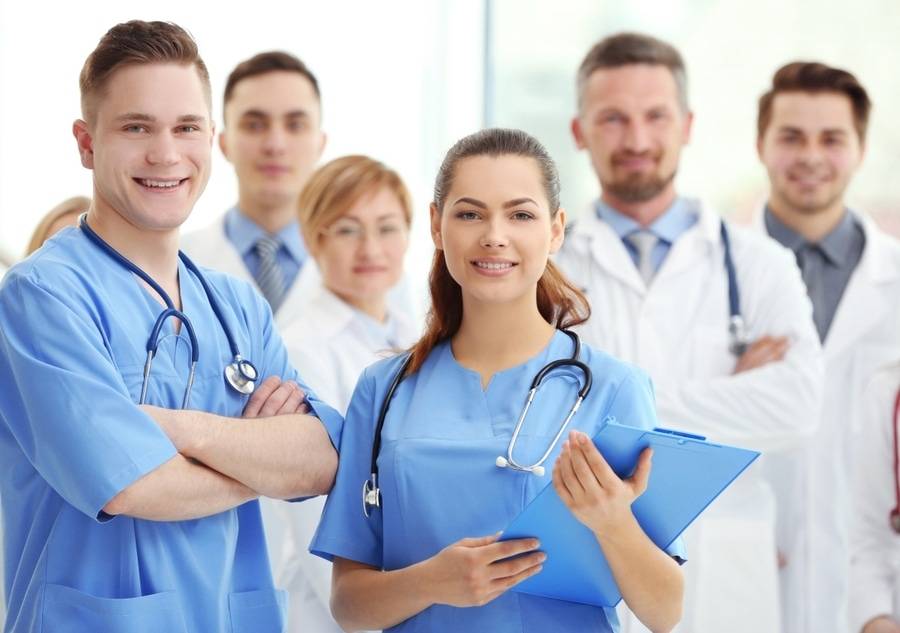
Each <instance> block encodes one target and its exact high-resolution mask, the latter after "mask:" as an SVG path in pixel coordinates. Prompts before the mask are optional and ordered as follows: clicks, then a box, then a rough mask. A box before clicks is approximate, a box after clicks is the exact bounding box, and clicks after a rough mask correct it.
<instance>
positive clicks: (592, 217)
mask: <svg viewBox="0 0 900 633" xmlns="http://www.w3.org/2000/svg"><path fill="white" fill-rule="evenodd" d="M576 231H577V232H578V234H579V237H581V238H582V239H585V240H586V242H587V248H588V249H589V251H590V254H591V257H592V258H593V259H594V261H595V262H597V265H598V266H599V267H600V268H601V269H602V270H603V272H604V273H606V274H608V275H610V276H611V277H614V278H616V279H618V280H619V281H621V282H622V283H624V284H625V285H627V286H629V287H631V288H632V289H633V290H634V291H635V292H637V293H639V294H640V295H644V294H645V293H646V292H647V288H646V286H644V280H643V279H641V275H640V273H638V270H637V266H635V265H634V261H632V259H631V256H630V255H629V254H628V251H627V250H626V249H625V245H624V244H623V243H622V240H621V239H619V236H618V235H616V232H615V231H613V230H612V228H610V226H609V225H608V224H606V223H605V222H603V221H602V220H600V219H599V218H598V217H597V214H596V212H595V211H594V207H593V205H591V207H590V208H589V209H588V210H587V211H585V213H584V214H583V215H582V216H581V218H579V220H578V224H577V225H576Z"/></svg>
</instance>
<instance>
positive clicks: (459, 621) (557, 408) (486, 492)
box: [310, 332, 684, 633]
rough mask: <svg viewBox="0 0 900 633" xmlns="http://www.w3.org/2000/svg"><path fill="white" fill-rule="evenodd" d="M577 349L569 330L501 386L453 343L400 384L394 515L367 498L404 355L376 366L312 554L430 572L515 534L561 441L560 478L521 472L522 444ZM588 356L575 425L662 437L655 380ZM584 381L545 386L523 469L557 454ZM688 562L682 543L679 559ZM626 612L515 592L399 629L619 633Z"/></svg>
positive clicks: (390, 429)
mask: <svg viewBox="0 0 900 633" xmlns="http://www.w3.org/2000/svg"><path fill="white" fill-rule="evenodd" d="M571 354H572V341H571V340H570V339H569V337H568V336H566V335H565V334H563V333H562V332H557V333H556V334H555V335H554V336H553V338H552V340H551V341H550V343H549V345H547V347H546V348H545V349H544V350H543V351H541V352H540V353H539V354H537V355H536V356H534V357H533V358H531V359H529V360H528V361H526V362H525V363H522V364H521V365H517V366H515V367H512V368H509V369H506V370H503V371H500V372H497V373H496V374H494V376H493V377H492V378H491V381H490V383H489V384H488V386H487V389H482V386H481V376H480V375H479V374H478V373H477V372H475V371H472V370H470V369H467V368H465V367H463V366H462V365H460V364H459V363H458V362H457V361H456V359H455V358H454V356H453V351H452V350H451V348H450V343H449V342H448V341H445V342H443V343H440V344H439V345H438V346H437V347H435V348H434V350H433V351H432V352H431V354H429V356H428V358H427V359H426V360H425V363H424V365H423V366H422V368H421V369H419V370H418V371H417V372H416V373H415V374H413V375H411V376H409V377H407V378H406V379H405V380H404V381H403V382H401V383H400V385H399V387H398V388H397V391H396V392H395V394H394V398H393V400H392V402H391V406H390V409H389V410H388V414H387V418H386V420H385V425H384V429H383V433H382V437H383V443H382V445H381V452H380V454H379V457H378V467H379V484H380V486H381V491H382V506H381V507H380V508H375V509H373V510H372V511H371V517H370V518H366V517H365V516H364V515H363V505H362V498H361V494H360V491H361V490H362V486H363V482H364V481H365V480H366V479H368V478H369V467H370V462H371V454H372V443H373V437H374V432H375V425H376V422H377V417H378V411H379V409H380V407H381V405H382V402H383V400H384V397H385V394H386V392H387V389H388V386H389V385H390V383H391V381H392V379H393V377H394V375H395V374H396V372H397V371H398V370H399V368H400V366H401V364H402V362H403V359H404V357H403V356H397V357H394V358H390V359H387V360H384V361H380V362H378V363H375V364H374V365H371V366H370V367H368V368H367V369H366V370H365V371H364V372H363V375H362V377H361V378H360V380H359V383H358V384H357V387H356V390H355V392H354V394H353V398H352V399H351V402H350V407H349V409H348V411H347V421H346V424H345V425H344V431H343V436H342V440H341V460H340V465H339V468H338V474H337V479H336V482H335V485H334V489H333V490H332V492H331V494H330V495H329V496H328V501H327V502H326V505H325V512H324V514H323V515H322V521H321V523H320V524H319V529H318V531H317V532H316V536H315V538H314V539H313V542H312V545H311V546H310V551H311V552H312V553H314V554H317V555H319V556H322V557H324V558H326V559H329V560H330V559H332V558H333V557H334V556H339V557H341V558H345V559H349V560H353V561H357V562H360V563H363V564H365V565H371V566H373V567H376V568H378V569H385V570H395V569H401V568H404V567H408V566H410V565H413V564H415V563H418V562H421V561H423V560H425V559H427V558H430V557H432V556H434V555H435V554H437V553H438V552H440V551H441V550H442V549H443V548H445V547H447V546H448V545H450V544H451V543H454V542H456V541H458V540H459V539H462V538H465V537H474V536H484V535H487V534H494V533H496V532H498V531H500V530H503V529H504V528H505V527H507V526H508V525H509V523H510V521H512V519H513V518H515V517H516V516H517V515H518V514H519V513H520V512H522V510H523V509H524V508H525V506H526V505H527V504H528V503H529V502H530V501H531V500H532V499H534V497H535V496H536V495H537V494H538V493H539V492H540V491H541V490H543V488H544V487H545V486H548V485H550V483H551V477H550V476H549V473H550V472H551V471H552V467H553V463H554V462H555V461H556V459H557V458H558V457H559V453H560V450H561V444H562V443H561V442H560V443H559V444H557V445H556V447H555V448H554V449H553V452H552V453H551V454H550V456H549V458H548V459H547V462H546V466H547V473H548V476H545V477H537V476H535V475H532V474H530V473H523V472H519V471H515V470H512V469H507V468H503V469H501V468H498V467H497V465H496V462H495V460H496V459H497V456H498V455H505V454H506V449H507V445H508V443H509V439H510V436H511V435H512V432H513V428H514V427H515V424H516V420H517V419H518V416H519V412H520V411H521V407H522V405H523V403H524V400H525V397H526V395H527V393H528V390H529V386H530V383H531V381H532V379H533V377H534V376H535V374H536V373H537V372H538V371H539V370H540V369H541V368H542V367H543V366H544V365H546V364H547V363H548V362H550V361H552V360H555V359H558V358H570V357H571ZM580 359H581V360H582V361H583V362H585V363H586V364H587V365H588V366H589V367H590V368H591V370H592V372H593V375H594V383H593V389H592V390H591V392H590V394H589V395H588V397H587V398H586V399H585V400H584V402H583V403H582V405H581V408H580V409H579V411H578V413H577V414H576V415H575V417H574V418H573V419H572V421H571V424H570V425H571V428H572V429H578V430H581V431H583V432H585V433H587V434H588V435H589V436H593V435H595V434H596V433H597V431H598V430H599V429H600V427H601V426H602V425H603V424H604V422H605V421H606V420H608V419H615V420H616V421H617V422H619V423H621V424H629V425H633V426H637V427H642V428H648V429H649V428H653V427H654V426H656V421H657V418H656V411H655V408H654V402H653V391H652V387H651V385H650V380H649V379H648V377H647V376H646V374H644V373H643V372H642V371H641V370H639V369H637V368H635V367H633V366H631V365H627V364H626V363H623V362H621V361H619V360H617V359H615V358H613V357H612V356H609V355H608V354H604V353H603V352H599V351H597V350H595V349H593V348H591V347H590V346H588V345H586V344H583V345H582V348H581V357H580ZM580 378H581V374H580V372H578V371H577V370H571V369H570V368H565V369H559V370H556V371H554V372H552V373H551V374H550V375H549V376H548V377H547V379H546V380H545V381H544V383H543V385H542V386H541V390H540V392H539V394H538V395H537V397H536V398H535V400H534V403H533V404H532V407H531V410H530V411H529V414H528V417H527V419H526V420H525V423H524V425H523V427H522V431H521V434H520V435H519V438H518V442H517V443H516V458H517V459H518V460H519V461H521V462H523V463H526V464H530V463H533V462H535V461H536V460H537V459H538V458H539V457H540V455H541V454H542V453H543V452H544V451H545V450H546V449H547V447H548V446H549V445H550V443H551V442H552V440H553V436H554V435H555V434H556V432H557V430H558V429H559V424H560V423H561V422H562V420H563V419H564V418H565V415H566V412H567V411H568V409H569V407H570V406H571V405H572V403H573V402H574V401H575V399H576V396H577V390H578V387H579V379H580ZM668 551H669V553H670V554H671V555H673V556H679V557H681V558H684V550H683V546H682V543H681V542H680V540H679V541H676V542H675V543H673V544H672V546H671V547H670V548H669V550H668ZM617 630H618V620H617V619H616V614H615V610H614V609H604V608H601V607H596V606H590V605H585V604H576V603H574V602H567V601H563V600H555V599H551V598H543V597H540V596H534V595H528V594H524V593H516V592H513V591H508V592H506V593H504V594H503V595H501V596H500V597H499V598H497V599H496V600H493V601H492V602H490V603H488V604H486V605H484V606H482V607H471V608H456V607H451V606H447V605H435V606H432V607H429V608H428V609H425V610H424V611H422V612H420V613H418V614H416V615H414V616H412V617H411V618H409V619H407V620H405V621H404V622H401V623H400V624H398V625H397V626H394V627H392V628H390V629H388V631H390V632H391V633H397V632H407V631H435V632H443V631H447V632H450V631H472V632H474V631H490V632H491V633H537V632H539V631H540V632H541V633H555V632H559V633H563V632H566V633H568V632H570V631H584V632H592V633H610V632H611V631H617Z"/></svg>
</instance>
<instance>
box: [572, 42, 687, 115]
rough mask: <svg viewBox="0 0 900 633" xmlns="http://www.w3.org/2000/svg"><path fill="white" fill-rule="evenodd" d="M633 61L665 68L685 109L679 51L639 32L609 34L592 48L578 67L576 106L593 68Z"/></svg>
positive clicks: (624, 64) (685, 95)
mask: <svg viewBox="0 0 900 633" xmlns="http://www.w3.org/2000/svg"><path fill="white" fill-rule="evenodd" d="M632 64H646V65H648V66H664V67H666V68H668V69H669V71H670V72H671V73H672V77H673V78H674V79H675V85H676V87H677V88H678V101H679V103H680V104H681V107H682V109H683V110H684V111H685V112H687V111H688V94H687V71H686V70H685V68H684V60H683V59H682V58H681V53H679V52H678V50H677V49H676V48H675V47H674V46H672V45H671V44H669V43H668V42H664V41H662V40H659V39H656V38H655V37H651V36H650V35H644V34H642V33H619V34H617V35H610V36H609V37H606V38H604V39H602V40H600V41H599V42H597V43H596V44H594V46H593V47H591V50H589V51H588V53H587V55H585V57H584V60H583V61H582V62H581V66H579V67H578V77H577V89H578V107H579V108H580V107H581V103H582V99H583V98H584V87H585V85H586V84H587V82H588V79H590V76H591V75H592V74H593V73H594V71H596V70H600V69H603V68H620V67H622V66H630V65H632Z"/></svg>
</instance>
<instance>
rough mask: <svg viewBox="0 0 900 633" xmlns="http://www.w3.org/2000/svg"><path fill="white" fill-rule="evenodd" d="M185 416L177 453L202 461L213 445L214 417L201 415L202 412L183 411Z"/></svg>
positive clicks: (206, 414)
mask: <svg viewBox="0 0 900 633" xmlns="http://www.w3.org/2000/svg"><path fill="white" fill-rule="evenodd" d="M183 415H184V416H185V418H184V420H183V424H181V425H180V426H181V428H182V430H183V432H182V434H181V441H180V444H177V446H178V452H180V453H181V454H182V455H184V456H186V457H193V458H194V459H198V460H200V461H203V459H202V456H203V455H204V453H205V452H206V450H207V449H208V448H209V446H210V445H211V444H212V443H213V436H214V435H215V424H214V423H213V418H214V417H215V416H213V415H211V414H208V413H203V412H202V411H193V410H191V411H185V412H184V413H183Z"/></svg>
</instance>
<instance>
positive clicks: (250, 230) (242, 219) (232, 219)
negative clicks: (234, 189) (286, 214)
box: [225, 206, 307, 265]
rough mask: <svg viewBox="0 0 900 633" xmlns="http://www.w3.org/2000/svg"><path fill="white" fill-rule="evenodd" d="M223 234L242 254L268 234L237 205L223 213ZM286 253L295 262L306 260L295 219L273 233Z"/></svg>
mask: <svg viewBox="0 0 900 633" xmlns="http://www.w3.org/2000/svg"><path fill="white" fill-rule="evenodd" d="M225 235H227V236H228V239H229V240H230V241H231V243H232V244H234V246H235V248H236V249H237V250H238V252H239V253H240V254H241V255H242V256H244V255H247V253H249V252H250V251H252V250H253V247H254V246H255V245H256V243H257V242H258V241H259V240H260V239H262V238H264V237H269V234H268V233H267V232H266V231H264V230H263V228H262V227H261V226H259V225H258V224H257V223H256V222H254V221H253V220H251V219H250V218H248V217H247V216H246V215H244V212H243V211H241V210H240V209H239V208H238V207H237V206H235V207H232V208H231V209H229V210H228V212H227V213H226V214H225ZM275 237H277V238H278V239H279V240H280V241H281V244H282V246H283V247H284V249H285V250H286V251H287V253H288V255H290V256H291V258H292V259H293V260H294V261H295V262H296V263H297V264H301V265H302V264H303V262H304V261H306V256H307V252H306V246H305V245H304V244H303V238H302V237H301V235H300V223H299V222H298V221H296V220H294V221H293V222H291V223H290V224H288V225H287V226H286V227H284V228H283V229H281V230H280V231H278V233H276V234H275Z"/></svg>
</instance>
